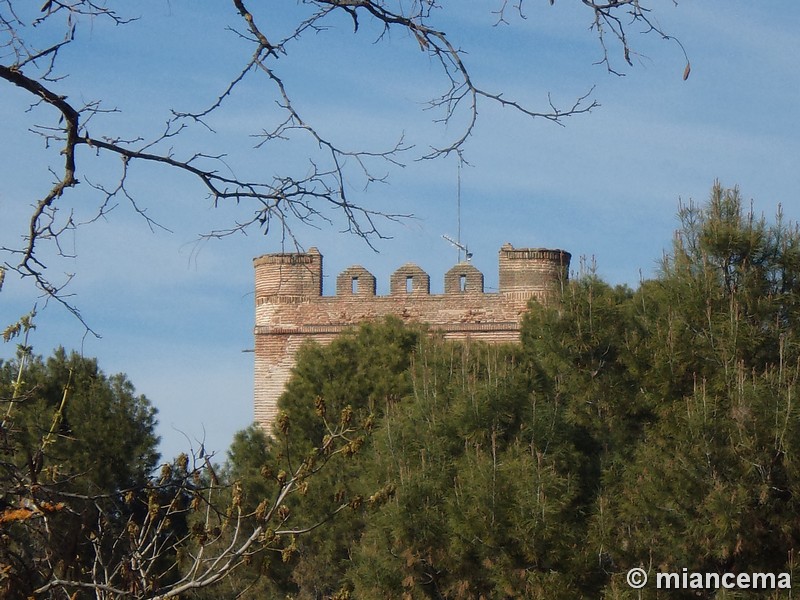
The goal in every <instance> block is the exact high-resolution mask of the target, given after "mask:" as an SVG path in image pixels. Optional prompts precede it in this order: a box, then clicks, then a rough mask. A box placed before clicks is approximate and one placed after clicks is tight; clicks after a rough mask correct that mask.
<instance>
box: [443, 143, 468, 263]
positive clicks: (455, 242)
mask: <svg viewBox="0 0 800 600" xmlns="http://www.w3.org/2000/svg"><path fill="white" fill-rule="evenodd" d="M456 213H457V219H456V220H457V225H458V233H457V234H456V239H453V238H451V237H450V236H449V235H443V236H442V237H443V238H444V239H446V240H447V241H448V242H450V244H451V245H453V246H455V248H456V249H457V250H458V262H461V253H462V252H463V253H464V256H465V257H466V259H467V260H468V261H470V260H472V252H470V251H469V248H467V246H466V244H462V243H461V157H459V159H458V185H457V186H456Z"/></svg>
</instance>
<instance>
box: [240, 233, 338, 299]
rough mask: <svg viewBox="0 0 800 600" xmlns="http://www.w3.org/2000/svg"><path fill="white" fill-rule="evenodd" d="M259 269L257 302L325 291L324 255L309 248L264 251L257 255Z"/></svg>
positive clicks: (257, 269) (318, 293)
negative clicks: (323, 276)
mask: <svg viewBox="0 0 800 600" xmlns="http://www.w3.org/2000/svg"><path fill="white" fill-rule="evenodd" d="M253 266H254V267H255V270H256V304H260V303H261V302H264V301H266V300H267V299H270V300H271V301H273V302H274V301H278V302H280V298H286V299H287V300H289V301H296V300H297V299H301V298H311V297H315V296H321V295H322V255H321V254H320V253H319V250H317V249H316V248H313V247H312V248H309V249H308V252H303V253H300V252H296V253H288V252H282V253H279V254H264V255H263V256H259V257H258V258H255V259H253Z"/></svg>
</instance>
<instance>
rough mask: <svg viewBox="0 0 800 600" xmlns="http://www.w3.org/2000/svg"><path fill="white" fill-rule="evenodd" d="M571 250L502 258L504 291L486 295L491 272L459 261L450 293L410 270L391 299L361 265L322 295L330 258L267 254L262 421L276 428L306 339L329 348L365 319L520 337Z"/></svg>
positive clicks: (260, 324) (258, 362)
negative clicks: (529, 310)
mask: <svg viewBox="0 0 800 600" xmlns="http://www.w3.org/2000/svg"><path fill="white" fill-rule="evenodd" d="M570 258H571V257H570V254H569V253H568V252H565V251H563V250H548V249H541V248H514V247H513V246H511V245H510V244H506V245H504V246H503V247H502V248H501V249H500V253H499V260H498V262H499V275H500V290H499V292H497V293H489V294H487V293H484V291H483V274H482V273H481V272H480V271H478V269H476V268H475V267H474V266H473V265H472V264H470V263H459V264H457V265H456V266H454V267H453V268H452V269H450V270H449V271H448V272H447V273H446V274H445V285H444V289H445V293H444V294H431V293H430V277H429V276H428V274H427V273H426V272H425V271H423V270H422V269H421V268H420V267H418V266H417V265H414V264H406V265H403V266H402V267H400V268H399V269H397V271H395V272H394V273H393V274H392V276H391V279H390V292H389V295H387V296H376V295H375V289H376V286H375V277H374V276H373V275H372V274H371V273H370V272H369V271H367V270H366V269H364V268H363V267H361V266H358V265H356V266H353V267H349V268H348V269H345V271H343V272H342V273H341V274H339V276H338V277H337V279H336V295H335V296H323V295H322V284H321V282H322V255H321V254H320V253H319V251H318V250H317V249H316V248H311V249H309V251H308V252H307V253H294V254H291V253H281V254H266V255H264V256H260V257H258V258H256V259H254V261H253V264H254V267H255V275H256V321H255V398H254V406H255V419H256V421H257V422H258V423H260V424H261V425H262V426H264V427H265V428H269V427H270V425H271V423H272V422H273V421H274V419H275V416H276V413H277V400H278V397H279V396H280V394H281V393H282V392H283V388H284V386H285V384H286V381H287V380H288V379H289V376H290V374H291V369H292V366H293V365H294V357H295V354H296V352H297V350H298V348H299V347H300V345H301V344H302V343H303V342H305V341H306V340H314V341H316V342H319V343H322V344H325V343H328V342H330V341H331V340H333V338H334V337H336V335H338V334H339V333H340V332H342V331H344V330H346V329H347V328H349V327H352V326H353V325H357V324H358V323H361V322H363V321H368V320H375V319H380V318H382V317H384V316H387V315H395V316H397V317H399V318H401V319H403V320H404V321H408V322H425V323H429V324H430V326H431V327H432V328H433V329H437V330H439V331H442V332H443V334H444V336H445V337H446V338H451V339H466V338H470V339H475V340H483V341H487V342H494V343H499V342H513V341H516V340H518V339H519V330H520V323H521V321H522V315H523V313H524V312H525V309H526V307H527V304H528V301H529V300H530V299H531V297H534V296H535V297H536V298H538V299H540V300H542V301H546V299H547V296H548V294H550V293H551V292H552V290H553V289H554V286H558V285H561V284H563V282H564V281H565V280H566V278H567V275H568V272H569V262H570Z"/></svg>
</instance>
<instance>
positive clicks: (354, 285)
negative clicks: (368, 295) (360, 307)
mask: <svg viewBox="0 0 800 600" xmlns="http://www.w3.org/2000/svg"><path fill="white" fill-rule="evenodd" d="M350 293H351V294H358V277H353V278H352V279H351V280H350Z"/></svg>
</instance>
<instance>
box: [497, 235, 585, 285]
mask: <svg viewBox="0 0 800 600" xmlns="http://www.w3.org/2000/svg"><path fill="white" fill-rule="evenodd" d="M571 258H572V255H571V254H570V253H569V252H566V251H565V250H549V249H547V248H514V247H513V246H512V245H511V244H504V245H503V247H502V248H500V257H499V271H500V292H501V293H505V294H527V295H528V296H531V295H537V296H539V297H544V296H545V295H546V294H547V293H548V292H551V291H552V290H553V288H554V286H557V285H561V284H562V283H563V282H566V281H567V278H568V277H569V261H570V259H571Z"/></svg>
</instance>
